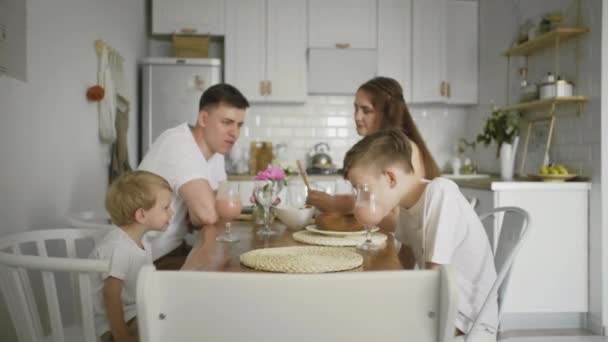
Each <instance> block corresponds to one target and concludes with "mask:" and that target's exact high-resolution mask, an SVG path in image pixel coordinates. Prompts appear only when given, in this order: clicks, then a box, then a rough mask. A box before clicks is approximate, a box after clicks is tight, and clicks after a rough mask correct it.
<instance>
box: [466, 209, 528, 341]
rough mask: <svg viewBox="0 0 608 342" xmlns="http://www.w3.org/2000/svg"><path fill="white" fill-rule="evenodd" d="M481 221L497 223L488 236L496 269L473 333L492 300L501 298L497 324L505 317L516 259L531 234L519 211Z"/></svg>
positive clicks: (469, 338)
mask: <svg viewBox="0 0 608 342" xmlns="http://www.w3.org/2000/svg"><path fill="white" fill-rule="evenodd" d="M479 218H480V220H481V221H484V220H486V219H490V218H492V219H494V220H495V221H494V224H493V225H492V227H493V231H492V234H491V235H489V236H488V239H489V240H490V245H491V247H492V253H493V254H494V265H495V267H496V281H495V282H494V285H493V286H492V288H491V290H490V293H489V294H488V297H487V298H486V300H485V301H484V304H483V306H482V307H481V310H480V313H479V315H478V317H477V318H476V319H475V321H474V322H473V325H472V326H471V332H475V331H476V329H477V328H478V327H479V324H480V323H481V322H480V321H479V317H480V316H481V314H482V313H483V312H484V310H485V309H486V308H487V306H488V304H489V302H490V300H492V298H493V296H492V295H491V294H493V293H496V294H497V296H498V323H499V326H500V318H501V315H502V310H503V304H504V301H505V298H506V295H507V287H508V285H509V276H510V273H511V268H512V266H513V262H514V261H515V257H516V256H517V254H518V252H519V250H520V249H521V246H522V243H523V242H524V240H525V237H526V235H527V234H528V223H529V221H530V219H529V215H528V212H527V211H525V210H523V209H521V208H517V207H500V208H495V209H493V210H491V211H489V212H487V213H484V214H481V215H480V216H479ZM465 341H466V342H472V341H475V336H474V333H473V334H469V335H467V336H466V337H465Z"/></svg>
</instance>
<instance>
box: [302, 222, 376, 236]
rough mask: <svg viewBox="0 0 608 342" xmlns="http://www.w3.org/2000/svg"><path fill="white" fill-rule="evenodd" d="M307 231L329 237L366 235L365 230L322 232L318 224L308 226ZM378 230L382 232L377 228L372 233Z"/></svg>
mask: <svg viewBox="0 0 608 342" xmlns="http://www.w3.org/2000/svg"><path fill="white" fill-rule="evenodd" d="M306 230H308V231H309V232H311V233H317V234H321V235H328V236H353V235H361V234H365V230H360V231H357V232H337V231H334V230H321V229H317V225H316V224H311V225H310V226H306ZM378 230H380V228H378V227H376V228H374V229H372V233H373V232H377V231H378Z"/></svg>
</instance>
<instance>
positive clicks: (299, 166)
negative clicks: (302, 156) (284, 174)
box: [296, 160, 311, 189]
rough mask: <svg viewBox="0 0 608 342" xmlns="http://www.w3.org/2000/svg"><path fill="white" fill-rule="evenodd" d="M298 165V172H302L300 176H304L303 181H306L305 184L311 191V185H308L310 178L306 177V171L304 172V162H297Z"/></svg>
mask: <svg viewBox="0 0 608 342" xmlns="http://www.w3.org/2000/svg"><path fill="white" fill-rule="evenodd" d="M296 164H298V170H300V176H302V179H303V180H304V184H306V187H307V188H308V189H311V187H310V183H308V176H307V175H306V171H304V168H303V167H302V162H301V161H299V160H296Z"/></svg>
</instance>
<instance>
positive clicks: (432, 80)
mask: <svg viewBox="0 0 608 342" xmlns="http://www.w3.org/2000/svg"><path fill="white" fill-rule="evenodd" d="M446 28H447V25H446V0H413V3H412V34H413V35H412V65H413V70H412V83H411V87H412V102H419V103H425V102H445V101H446V92H447V81H446V75H447V73H446V53H445V50H446Z"/></svg>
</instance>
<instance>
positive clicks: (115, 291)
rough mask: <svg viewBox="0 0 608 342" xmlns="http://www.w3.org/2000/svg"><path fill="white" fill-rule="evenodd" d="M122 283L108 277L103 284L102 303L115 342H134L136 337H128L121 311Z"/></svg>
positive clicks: (119, 280) (120, 280)
mask: <svg viewBox="0 0 608 342" xmlns="http://www.w3.org/2000/svg"><path fill="white" fill-rule="evenodd" d="M123 284H124V282H123V281H122V279H118V278H114V277H111V276H110V277H108V278H106V280H105V281H104V283H103V303H104V305H105V308H106V315H107V317H108V322H109V323H110V331H111V332H112V336H113V337H114V341H116V342H123V341H124V342H136V341H137V340H138V339H137V337H136V336H131V335H129V329H128V328H127V323H126V322H125V315H124V311H123V309H122V300H121V299H120V294H121V293H122V288H123Z"/></svg>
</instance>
